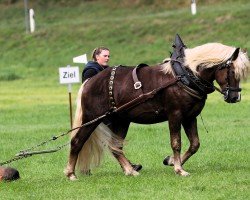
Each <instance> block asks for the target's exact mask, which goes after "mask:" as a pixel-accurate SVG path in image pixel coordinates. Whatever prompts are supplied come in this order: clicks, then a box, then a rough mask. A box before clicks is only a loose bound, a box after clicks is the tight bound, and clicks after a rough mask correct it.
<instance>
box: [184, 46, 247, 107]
mask: <svg viewBox="0 0 250 200" xmlns="http://www.w3.org/2000/svg"><path fill="white" fill-rule="evenodd" d="M185 54H186V66H189V68H190V69H191V70H192V71H193V72H194V73H196V74H197V76H198V77H200V78H201V79H203V80H206V81H208V82H210V83H212V82H213V81H214V80H216V81H217V83H218V84H219V86H220V90H221V91H220V92H221V93H222V94H223V95H224V100H225V101H226V102H227V103H236V102H239V101H240V100H241V95H240V91H241V88H240V80H241V78H244V77H246V72H247V69H248V68H249V67H250V63H249V59H248V57H247V54H246V52H243V51H240V49H239V48H234V47H229V46H226V45H222V44H219V43H209V44H206V45H202V46H199V47H196V48H193V49H187V50H185Z"/></svg>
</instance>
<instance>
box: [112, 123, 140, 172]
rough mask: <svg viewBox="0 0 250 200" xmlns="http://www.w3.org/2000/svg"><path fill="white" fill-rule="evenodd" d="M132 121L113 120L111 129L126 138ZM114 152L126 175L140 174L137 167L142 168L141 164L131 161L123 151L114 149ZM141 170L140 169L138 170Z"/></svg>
mask: <svg viewBox="0 0 250 200" xmlns="http://www.w3.org/2000/svg"><path fill="white" fill-rule="evenodd" d="M129 124H130V122H125V121H124V120H121V121H120V120H117V119H115V120H112V125H111V126H110V129H111V130H112V131H113V132H114V133H115V134H116V135H117V136H118V137H120V138H122V139H125V137H126V135H127V131H128V127H129ZM119 148H120V150H122V148H123V144H121V146H120V147H119ZM112 154H113V155H114V157H115V158H116V159H117V161H118V162H119V164H120V165H121V167H122V169H123V171H124V173H125V175H132V176H136V175H139V173H138V172H137V170H136V169H141V166H140V165H133V164H131V162H130V161H129V160H128V159H127V158H126V157H125V155H124V153H123V151H115V150H112ZM138 171H139V170H138Z"/></svg>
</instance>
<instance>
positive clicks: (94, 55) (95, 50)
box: [92, 47, 109, 61]
mask: <svg viewBox="0 0 250 200" xmlns="http://www.w3.org/2000/svg"><path fill="white" fill-rule="evenodd" d="M102 50H107V51H109V48H107V47H97V48H95V49H94V50H93V52H92V59H93V60H94V61H96V56H97V55H99V54H100V53H101V52H102Z"/></svg>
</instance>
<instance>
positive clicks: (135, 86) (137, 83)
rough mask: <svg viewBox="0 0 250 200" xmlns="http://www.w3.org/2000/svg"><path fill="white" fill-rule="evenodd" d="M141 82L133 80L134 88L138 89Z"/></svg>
mask: <svg viewBox="0 0 250 200" xmlns="http://www.w3.org/2000/svg"><path fill="white" fill-rule="evenodd" d="M141 86H142V85H141V82H140V81H137V82H135V84H134V88H135V89H136V90H138V89H140V88H141Z"/></svg>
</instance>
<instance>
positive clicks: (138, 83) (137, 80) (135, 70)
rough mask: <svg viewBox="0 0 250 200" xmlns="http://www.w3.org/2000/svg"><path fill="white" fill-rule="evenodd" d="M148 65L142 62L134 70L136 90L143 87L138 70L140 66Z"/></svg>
mask: <svg viewBox="0 0 250 200" xmlns="http://www.w3.org/2000/svg"><path fill="white" fill-rule="evenodd" d="M146 66H148V65H147V64H145V63H141V64H139V65H137V66H136V67H135V68H134V69H133V71H132V77H133V80H134V88H135V89H136V90H138V89H141V87H142V84H141V81H139V79H138V77H137V70H138V69H139V68H142V67H146ZM141 93H142V90H141Z"/></svg>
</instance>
